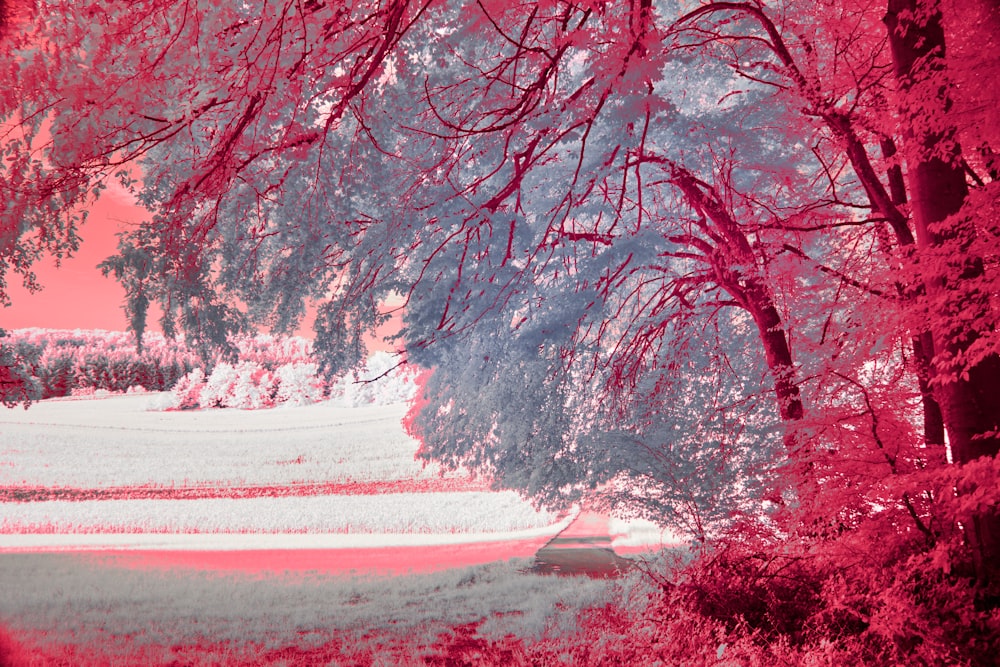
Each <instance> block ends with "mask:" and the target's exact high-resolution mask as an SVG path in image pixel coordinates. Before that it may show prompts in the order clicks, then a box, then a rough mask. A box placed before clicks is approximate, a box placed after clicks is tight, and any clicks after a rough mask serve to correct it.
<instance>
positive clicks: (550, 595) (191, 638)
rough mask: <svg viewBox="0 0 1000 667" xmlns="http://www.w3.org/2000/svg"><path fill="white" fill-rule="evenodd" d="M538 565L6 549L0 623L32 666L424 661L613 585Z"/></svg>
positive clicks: (533, 626) (515, 628)
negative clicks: (383, 566)
mask: <svg viewBox="0 0 1000 667" xmlns="http://www.w3.org/2000/svg"><path fill="white" fill-rule="evenodd" d="M527 565H528V563H527V562H526V561H510V562H507V563H493V564H487V565H479V566H474V567H468V568H462V569H456V570H447V571H443V572H438V573H434V574H422V575H407V576H397V577H391V578H389V577H381V578H376V577H338V576H321V575H318V574H315V573H305V574H293V573H288V574H286V575H284V576H280V577H273V578H268V579H261V578H255V577H248V576H236V575H226V576H223V575H220V574H218V573H212V572H197V571H196V572H191V571H169V570H168V571H163V570H134V569H124V568H121V567H115V566H110V565H107V564H104V563H100V562H98V561H96V560H93V559H88V558H85V557H84V556H82V555H80V554H66V553H64V554H0V588H2V589H3V590H4V592H5V593H4V596H3V598H2V599H0V625H2V626H5V627H6V629H7V631H8V633H9V635H10V637H11V638H12V639H13V641H14V642H15V643H17V644H20V645H21V646H22V648H24V649H26V650H24V651H22V655H21V656H20V657H17V653H16V652H15V655H14V656H13V657H8V661H9V662H11V663H13V664H23V665H36V664H37V665H55V664H73V665H140V664H143V665H181V664H183V665H189V664H190V665H210V664H222V665H236V664H240V665H244V664H245V665H255V664H259V665H278V664H289V665H291V664H295V665H299V664H333V665H340V664H345V665H347V664H371V665H375V664H393V665H396V664H403V665H405V664H424V661H425V659H430V658H429V657H430V656H433V655H434V653H435V650H436V649H435V646H438V645H440V643H441V641H442V640H443V639H442V638H445V637H449V636H452V635H453V633H454V629H455V628H460V627H466V628H474V630H475V633H476V635H477V636H479V637H483V638H486V639H497V640H499V639H502V638H503V637H505V636H507V635H514V636H517V637H537V636H540V635H541V634H542V633H544V632H545V631H546V628H551V627H553V626H554V625H556V626H558V625H560V624H567V623H573V622H574V619H575V613H576V610H578V609H580V608H581V607H584V606H588V605H592V604H597V603H598V602H599V601H600V600H602V599H604V597H605V596H606V595H608V590H609V588H608V587H609V586H610V585H611V584H609V583H608V582H605V581H600V580H592V579H588V578H584V577H554V576H542V575H535V574H527V573H524V572H522V570H523V569H524V568H525V567H527ZM0 657H2V654H0Z"/></svg>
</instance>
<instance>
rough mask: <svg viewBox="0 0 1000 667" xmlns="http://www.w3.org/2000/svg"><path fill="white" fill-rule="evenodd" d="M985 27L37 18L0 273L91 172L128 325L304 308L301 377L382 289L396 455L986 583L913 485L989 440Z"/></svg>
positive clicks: (994, 378)
mask: <svg viewBox="0 0 1000 667" xmlns="http://www.w3.org/2000/svg"><path fill="white" fill-rule="evenodd" d="M12 6H15V5H12ZM996 19H997V13H996V10H995V9H994V8H993V6H992V5H991V4H990V3H988V2H986V1H985V0H983V1H982V2H981V3H978V4H977V3H959V2H957V0H956V1H955V2H948V1H944V0H942V2H936V1H934V0H887V1H885V0H882V1H877V0H835V1H832V2H823V3H816V2H804V1H802V2H800V1H799V0H776V1H775V2H768V3H765V2H762V1H758V0H748V1H746V2H687V1H683V0H657V1H655V2H654V1H653V0H630V1H628V2H626V1H624V0H623V1H620V2H612V3H606V2H597V1H590V0H580V1H577V2H566V1H561V0H559V1H557V0H524V1H523V2H517V3H510V2H499V1H495V0H478V1H477V2H474V3H469V2H458V1H449V0H419V1H416V0H387V1H382V2H377V1H375V0H371V1H359V2H349V3H340V2H320V1H316V0H284V1H280V2H279V1H268V0H259V1H255V2H245V3H212V2H199V1H197V0H185V1H181V2H177V1H174V0H169V1H167V0H131V1H129V2H124V1H121V2H111V3H101V4H100V5H98V4H97V3H92V2H79V1H77V2H66V1H64V0H38V1H37V2H36V3H34V4H25V5H24V6H23V7H21V8H20V9H18V11H10V12H8V14H7V16H6V19H5V21H6V23H5V29H4V32H3V40H4V41H3V45H4V54H5V55H4V69H3V70H2V74H0V76H2V78H3V80H2V82H0V83H2V85H0V90H3V91H4V92H3V93H2V95H3V97H2V98H0V104H2V113H3V116H4V124H3V128H4V130H3V132H4V135H3V151H4V158H5V162H4V164H5V166H4V171H3V175H2V181H0V188H2V190H3V196H4V209H3V214H2V215H3V222H2V225H3V227H2V228H3V230H4V235H3V237H2V238H3V240H2V245H0V262H2V263H0V276H4V275H8V274H10V273H12V272H13V273H19V274H20V275H21V276H23V277H24V279H25V280H27V281H28V282H29V283H30V282H31V273H30V266H31V263H32V261H34V259H36V258H37V257H38V256H39V255H40V253H42V252H51V253H56V254H59V253H63V252H69V251H72V250H73V249H74V248H75V247H76V245H77V243H78V242H79V238H78V232H81V233H82V231H83V230H85V227H81V224H82V222H83V216H84V211H85V210H86V204H87V202H88V201H90V199H91V198H92V197H95V196H99V194H100V191H101V189H102V188H103V187H105V185H106V184H107V183H108V182H109V180H110V179H117V180H119V181H120V182H122V183H123V184H125V186H126V187H128V188H130V189H131V191H132V192H133V193H134V194H135V195H136V196H137V197H138V198H139V200H140V201H141V202H142V203H143V204H144V205H145V206H146V207H147V208H148V209H149V218H148V220H146V221H144V222H143V223H142V224H141V225H139V226H137V227H136V228H135V229H132V230H130V231H129V232H127V233H125V234H123V235H122V239H121V247H120V253H119V254H118V255H117V256H116V257H113V258H110V259H109V260H108V261H107V262H106V263H105V264H104V265H103V266H104V269H105V270H106V271H107V272H109V273H113V274H114V275H115V276H116V277H117V278H118V279H119V280H121V281H122V283H123V285H125V287H126V291H127V293H128V295H129V302H128V304H127V311H128V314H129V317H130V322H131V326H132V328H133V329H135V330H136V331H137V333H140V334H141V332H142V330H143V328H144V327H145V316H146V312H147V308H148V306H149V304H151V303H154V302H155V303H157V304H158V305H159V306H160V307H161V308H162V311H163V313H164V320H163V322H162V324H163V328H164V330H165V331H166V332H168V333H172V332H175V331H180V332H184V333H185V334H187V335H191V336H194V337H196V338H198V339H199V340H204V341H206V342H207V343H208V344H214V345H224V344H225V341H226V340H227V336H228V335H229V334H231V333H232V332H234V331H237V330H240V329H241V328H245V327H246V326H248V325H249V324H250V323H265V324H268V325H270V326H272V327H274V328H275V329H277V330H287V329H288V328H290V327H292V326H293V325H294V324H295V323H297V321H298V319H299V318H300V317H301V316H302V314H303V312H304V305H305V303H307V302H308V301H310V300H311V301H313V302H315V303H316V304H318V309H319V315H318V318H317V322H316V345H315V349H316V351H317V354H318V355H319V356H320V360H321V361H322V363H323V364H324V366H325V368H326V369H327V371H328V372H335V371H337V370H340V369H343V368H348V367H351V366H354V365H356V364H357V363H358V362H359V360H360V359H361V358H362V357H363V355H364V349H363V344H362V342H361V336H362V334H363V333H364V332H365V331H367V330H369V329H371V328H372V327H373V326H374V325H377V324H378V323H379V322H381V321H382V320H383V319H384V318H385V314H384V313H383V312H382V310H381V309H380V304H381V303H383V302H384V301H385V300H387V299H389V298H397V299H398V298H401V300H402V303H403V306H402V307H403V308H404V309H405V315H404V326H403V329H402V331H401V332H400V334H399V337H398V342H399V346H400V350H401V351H402V352H404V354H405V360H406V361H407V362H408V363H413V364H416V365H420V366H423V367H426V368H429V369H433V372H432V374H431V375H430V376H429V379H428V380H427V384H426V393H425V396H424V400H423V401H422V402H421V404H420V411H419V414H415V415H414V416H413V419H412V421H411V428H412V429H413V431H414V433H416V434H418V435H419V436H420V437H421V439H422V441H423V448H422V453H423V455H425V456H428V457H431V458H434V459H437V460H441V461H444V462H446V463H451V464H453V465H470V466H472V467H474V468H476V469H479V470H482V471H484V472H487V473H488V474H490V475H491V477H492V478H493V479H494V480H495V481H496V483H497V484H499V485H505V486H511V487H514V488H519V489H522V490H524V491H526V492H527V493H529V494H531V495H532V496H533V497H535V498H536V499H538V500H540V501H543V502H547V503H551V504H555V505H559V504H566V503H569V502H573V501H575V500H577V499H579V498H580V497H581V496H583V495H586V494H588V493H589V492H591V491H594V490H597V489H600V490H601V491H602V493H603V497H605V498H611V499H612V502H614V504H615V506H616V507H617V508H618V509H620V510H622V511H631V512H634V513H639V514H643V515H646V516H652V517H655V518H657V519H658V520H662V521H673V522H674V523H675V524H679V525H681V526H683V527H684V528H686V529H688V530H690V531H691V532H692V533H693V534H695V535H696V536H698V537H700V538H703V539H704V538H707V537H711V536H713V535H719V534H722V533H724V532H725V531H727V530H731V529H732V528H733V527H734V526H740V527H741V529H742V530H747V526H749V525H751V524H752V525H754V526H757V528H756V529H757V530H761V531H764V529H765V527H767V526H771V527H775V526H778V527H776V528H774V530H777V531H779V532H780V531H786V533H784V534H787V531H790V530H792V529H793V526H794V525H800V526H802V525H804V526H808V530H809V531H814V532H816V533H819V534H826V533H828V532H830V531H834V532H836V531H842V530H852V529H856V528H858V527H859V526H862V525H871V524H877V525H879V526H883V527H886V526H887V527H889V528H885V529H886V530H891V531H896V533H897V534H907V535H910V534H912V535H914V536H916V537H917V538H919V539H920V540H925V541H926V542H927V543H928V544H937V543H939V542H941V541H942V540H943V536H944V535H945V534H946V533H947V534H950V535H952V536H954V535H962V536H963V537H962V538H961V539H964V540H965V541H966V542H967V544H968V546H969V547H970V553H972V554H973V560H974V561H975V564H976V568H977V572H978V575H979V576H980V577H981V578H982V579H983V580H992V581H994V582H996V581H998V579H1000V574H998V568H1000V514H998V511H997V497H996V496H997V492H996V484H995V478H993V481H992V482H989V483H981V482H976V483H973V484H972V486H971V487H969V488H968V489H966V490H964V491H963V492H962V494H960V495H962V497H963V498H971V497H975V498H976V499H977V500H976V502H974V503H966V504H964V505H963V508H964V509H963V510H962V511H963V512H965V514H964V515H962V517H964V518H962V517H958V515H955V516H953V517H952V518H953V519H954V520H953V521H951V522H950V523H949V522H947V521H944V519H942V516H943V515H942V514H941V512H943V510H940V508H939V504H940V503H941V502H943V499H942V497H941V493H938V492H936V491H935V492H932V487H933V488H934V489H941V488H950V487H947V486H946V485H942V484H943V483H941V480H942V479H945V478H946V477H947V475H950V474H957V473H954V471H955V470H960V469H964V468H962V467H961V466H957V467H954V468H946V466H945V462H946V460H950V461H952V462H955V463H957V464H963V465H964V464H968V465H979V466H982V465H987V464H988V465H993V463H991V462H995V460H996V456H997V453H998V451H1000V403H998V402H1000V386H998V385H1000V373H998V369H1000V361H998V351H1000V350H998V345H1000V337H998V335H997V308H998V304H997V295H998V293H1000V284H998V277H997V251H996V249H997V247H1000V246H998V235H1000V227H998V221H1000V216H998V215H997V210H998V192H1000V184H998V182H997V180H996V177H997V172H998V166H997V164H998V163H997V161H996V156H995V153H994V152H993V147H994V146H995V145H996V143H997V141H998V140H1000V137H997V136H996V132H997V128H1000V122H997V121H998V120H1000V119H997V117H996V114H997V108H998V105H996V104H995V100H992V99H990V98H989V95H990V93H989V91H984V90H983V89H984V86H983V82H984V81H987V80H989V78H990V77H989V76H986V75H985V74H984V72H990V73H995V72H996V71H997V64H996V62H995V56H994V55H993V52H992V51H991V50H989V49H982V48H977V45H978V44H981V43H982V42H983V41H985V40H990V39H993V40H994V41H995V34H996V33H995V32H994V31H992V29H991V27H990V26H991V25H993V24H991V23H990V21H995V20H996ZM953 45H954V48H953ZM991 59H992V60H991ZM2 288H3V285H0V297H4V296H5V294H6V293H5V291H3V289H2ZM946 440H947V444H948V448H947V450H946V447H945V441H946ZM981 457H985V458H984V459H981ZM984 461H985V462H986V463H983V462H984ZM978 469H979V468H977V470H978ZM942 471H944V472H942ZM934 474H936V475H938V476H937V477H935V478H934V479H935V480H937V481H928V480H929V479H930V477H928V476H929V475H934ZM942 475H943V476H944V477H942ZM947 479H953V478H951V477H947ZM935 485H938V486H935ZM991 485H992V486H991ZM959 486H961V485H959ZM954 488H958V487H954ZM962 488H963V489H964V488H965V487H962ZM947 493H948V492H945V495H947ZM977 494H978V495H977ZM793 511H798V512H803V513H804V514H802V515H800V516H806V517H808V519H805V520H800V524H788V523H782V521H785V519H783V518H782V517H784V516H785V515H786V514H787V513H789V512H793ZM960 514H961V513H960ZM769 517H770V518H769ZM956 517H958V518H956ZM772 518H773V519H775V520H776V521H772ZM944 523H947V524H948V526H950V527H945V526H944V525H943V524H944ZM802 530H806V529H805V528H802ZM949 531H951V532H950V533H949ZM955 539H957V538H955ZM927 548H931V547H927Z"/></svg>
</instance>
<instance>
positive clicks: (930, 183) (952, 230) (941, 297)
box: [885, 0, 1000, 584]
mask: <svg viewBox="0 0 1000 667" xmlns="http://www.w3.org/2000/svg"><path fill="white" fill-rule="evenodd" d="M885 22H886V25H887V26H888V32H889V43H890V46H891V48H892V56H893V61H894V66H895V74H896V78H897V80H898V85H899V88H900V92H901V97H902V99H903V103H902V108H901V109H900V114H901V117H902V119H903V125H904V128H906V136H905V139H906V142H907V144H908V145H907V146H906V157H907V160H906V164H907V180H908V182H909V191H910V199H911V202H912V210H913V219H914V225H915V230H916V237H917V248H918V257H919V256H923V257H926V258H928V260H929V261H928V262H927V264H929V265H931V266H934V268H932V269H931V270H930V271H929V272H928V273H929V275H925V276H924V288H925V290H926V295H927V298H928V301H929V303H930V304H931V307H932V308H933V309H934V310H933V311H932V313H931V318H932V321H931V333H932V344H933V349H934V350H935V352H936V353H937V361H936V364H935V366H936V367H935V372H936V377H935V380H936V381H935V382H933V388H934V393H935V396H936V397H937V399H938V402H939V403H940V405H941V410H942V414H943V416H944V422H945V426H946V429H947V433H948V441H949V444H950V447H951V451H952V458H953V460H954V461H955V462H956V463H967V462H970V461H973V460H975V459H977V458H979V457H981V456H994V457H995V456H996V455H997V453H998V452H1000V436H998V434H997V430H998V428H1000V399H998V397H1000V360H998V359H997V358H996V357H989V358H987V359H986V360H984V361H982V362H980V363H978V364H976V365H975V366H973V367H971V368H966V369H958V371H959V372H956V370H955V369H954V368H949V367H948V366H947V364H948V363H949V362H952V361H953V360H956V359H962V358H963V355H964V353H966V352H967V351H968V350H969V349H970V347H971V346H972V345H973V343H975V341H976V340H977V338H978V337H979V336H980V335H981V332H977V331H975V330H974V329H970V330H958V331H956V330H954V329H953V328H951V326H950V325H949V322H954V321H960V322H969V321H971V322H973V323H975V322H976V321H977V320H979V321H983V320H985V318H978V317H977V311H980V310H981V311H983V312H982V313H978V314H979V315H985V314H986V312H987V309H989V308H990V304H989V301H988V299H987V298H985V297H983V298H981V299H977V301H978V302H977V303H972V302H970V300H969V298H968V294H969V293H970V292H969V291H968V290H962V289H961V288H962V287H963V286H964V284H968V283H969V281H974V280H976V279H978V278H980V277H981V276H982V275H983V272H984V270H985V269H984V266H983V262H982V259H981V258H979V257H976V256H973V255H971V254H969V253H967V252H965V249H967V248H968V247H969V244H970V243H971V241H972V240H973V236H974V234H975V229H974V227H973V226H972V225H971V224H970V223H969V222H967V221H962V220H961V219H960V218H958V217H952V216H954V214H955V213H957V212H958V211H959V210H960V209H961V208H962V206H963V204H964V203H965V200H966V197H967V195H968V186H967V185H966V181H965V172H964V169H963V167H962V160H961V150H960V148H959V146H958V142H957V140H956V130H955V128H954V127H953V125H951V124H950V123H949V120H948V119H949V117H948V112H949V110H950V107H951V102H950V99H949V97H948V89H947V86H946V85H945V84H944V83H943V81H944V79H943V69H944V47H945V39H944V31H943V28H942V24H941V14H940V11H939V7H938V3H937V0H889V1H888V12H887V14H886V17H885ZM917 96H920V99H919V102H920V104H919V105H917V104H914V103H913V102H914V101H915V100H914V99H913V98H916V97H917ZM946 221H948V222H947V223H946ZM941 223H946V224H945V225H942V224H941ZM942 250H945V251H946V252H950V253H952V255H951V257H953V259H952V260H950V261H949V262H948V263H947V264H946V265H943V266H942V265H941V260H940V259H939V258H938V256H939V255H941V254H942V252H941V251H942ZM935 260H936V261H937V262H938V265H934V261H935ZM925 270H926V269H925ZM963 294H964V295H965V296H963ZM971 294H975V292H974V291H972V292H971ZM959 315H961V316H962V317H958V316H959ZM970 315H971V316H972V317H971V318H970V317H969V316H970ZM966 328H968V327H966ZM970 524H971V525H969V526H967V536H968V540H969V544H970V546H971V547H972V549H973V555H974V558H975V561H976V567H977V571H978V572H977V573H978V575H979V577H980V578H981V579H982V580H983V581H985V582H988V583H992V584H1000V512H998V511H997V508H992V509H990V510H986V511H984V512H982V513H980V514H978V515H976V516H974V517H973V518H972V521H971V522H970Z"/></svg>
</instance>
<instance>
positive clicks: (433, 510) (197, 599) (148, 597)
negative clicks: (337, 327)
mask: <svg viewBox="0 0 1000 667" xmlns="http://www.w3.org/2000/svg"><path fill="white" fill-rule="evenodd" d="M149 400H150V397H148V396H141V395H140V396H117V397H110V398H101V399H87V400H57V401H45V402H42V403H39V404H37V405H34V406H32V407H31V408H30V409H29V410H28V411H24V410H20V409H16V410H4V411H3V412H2V413H0V433H2V435H3V438H2V441H0V442H2V444H0V494H2V495H0V501H2V502H0V588H2V589H3V590H4V592H5V594H4V595H3V596H2V599H0V627H3V628H6V632H7V637H6V639H4V638H2V637H0V658H2V659H0V663H3V662H4V660H6V661H7V662H9V663H12V664H73V665H140V664H142V665H146V664H149V665H157V664H164V665H165V664H216V663H218V664H233V665H237V664H268V665H270V664H286V665H298V664H423V663H424V662H428V661H429V662H432V663H433V661H434V659H435V658H434V656H435V655H438V656H439V657H440V655H439V654H441V651H443V650H444V649H443V648H442V646H444V645H445V644H447V643H448V642H451V641H454V639H455V632H456V629H457V628H464V630H461V632H464V633H466V634H467V635H469V636H470V637H471V636H474V637H476V638H477V639H476V641H493V640H498V639H501V638H502V637H504V636H505V635H507V634H511V633H512V634H514V635H517V636H534V635H538V634H540V633H543V632H546V628H550V629H551V628H552V627H554V626H553V624H558V623H572V622H573V618H574V613H575V612H574V610H575V609H579V608H580V607H581V606H586V605H589V604H596V603H598V602H599V601H600V600H601V599H602V596H604V595H606V591H607V587H608V586H609V585H610V584H608V583H607V582H604V581H599V580H592V579H588V578H582V579H581V578H578V577H554V576H543V575H538V574H531V573H528V572H526V570H527V569H528V568H529V567H530V566H531V563H532V561H531V557H532V555H533V554H534V551H535V550H537V549H538V548H539V547H541V546H542V545H544V544H545V542H547V541H548V540H549V539H550V538H551V537H552V536H553V535H555V534H556V533H558V532H559V531H560V530H561V529H562V528H564V527H565V526H566V525H567V524H568V523H569V521H570V519H571V518H572V517H571V516H566V517H562V516H558V515H554V514H551V513H548V512H545V511H538V510H536V509H534V508H533V507H531V505H530V504H529V503H527V502H525V501H523V500H521V499H520V498H519V497H517V496H516V495H515V494H512V493H496V492H491V491H489V490H488V489H487V487H486V485H485V484H484V483H483V482H482V481H479V480H476V479H473V478H472V477H470V476H467V475H455V474H451V475H442V474H441V472H440V471H439V470H437V469H435V468H434V467H433V466H423V465H421V464H420V463H418V462H416V461H415V460H414V453H415V451H416V447H417V443H416V442H414V441H413V440H412V439H410V438H409V437H407V436H406V434H405V433H404V432H403V430H402V428H401V426H400V418H401V416H402V415H403V413H404V411H405V408H404V407H403V406H401V405H393V406H382V407H370V408H345V407H338V406H337V405H336V404H333V403H326V404H319V405H313V406H307V407H285V408H278V409H274V410H268V411H254V412H248V411H237V410H215V411H199V412H153V411H147V410H146V406H147V404H148V402H149ZM407 572H409V574H407ZM390 575H392V576H390ZM470 633H471V634H470ZM463 636H465V635H463ZM466 639H468V637H466ZM5 641H6V642H7V644H9V646H8V648H7V649H4V648H3V643H4V642H5ZM463 641H465V640H464V639H463ZM11 647H13V648H11ZM4 650H6V651H7V653H6V657H4V656H5V654H4V653H3V651H4Z"/></svg>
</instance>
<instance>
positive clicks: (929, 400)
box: [880, 137, 945, 462]
mask: <svg viewBox="0 0 1000 667" xmlns="http://www.w3.org/2000/svg"><path fill="white" fill-rule="evenodd" d="M880 143H881V148H882V157H883V158H886V159H889V158H892V157H894V156H895V155H896V153H897V150H898V149H897V148H896V143H895V142H894V141H893V140H892V139H891V138H889V137H884V138H883V139H882V141H881V142H880ZM886 176H887V177H888V180H889V195H890V197H891V199H892V205H893V206H897V207H899V206H902V205H904V204H906V202H907V197H906V182H905V181H904V180H903V170H902V168H901V167H900V166H899V165H898V164H894V165H893V166H891V167H890V168H889V171H888V173H887V174H886ZM896 241H897V242H898V243H899V244H900V245H902V246H912V245H913V244H914V239H913V237H912V236H911V235H910V234H905V235H898V234H897V236H896ZM898 289H899V290H900V292H901V293H902V294H905V293H906V286H905V285H898ZM911 344H912V346H913V363H914V366H915V367H916V373H917V385H918V387H919V388H920V402H921V406H922V407H923V411H924V444H925V445H927V446H928V447H930V448H933V449H934V450H936V451H938V452H940V454H939V456H940V460H941V461H942V462H943V461H944V445H945V438H944V415H942V414H941V406H940V405H939V404H938V402H937V399H936V398H934V392H933V390H932V389H931V376H932V375H933V372H932V367H931V363H932V361H933V359H934V339H933V337H932V336H931V332H930V331H923V332H921V333H919V334H914V335H913V337H912V339H911Z"/></svg>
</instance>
